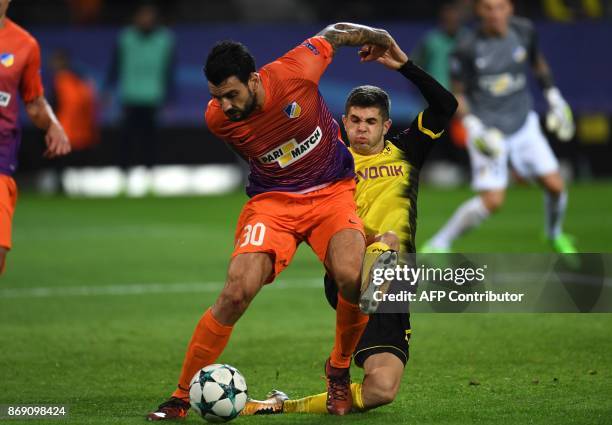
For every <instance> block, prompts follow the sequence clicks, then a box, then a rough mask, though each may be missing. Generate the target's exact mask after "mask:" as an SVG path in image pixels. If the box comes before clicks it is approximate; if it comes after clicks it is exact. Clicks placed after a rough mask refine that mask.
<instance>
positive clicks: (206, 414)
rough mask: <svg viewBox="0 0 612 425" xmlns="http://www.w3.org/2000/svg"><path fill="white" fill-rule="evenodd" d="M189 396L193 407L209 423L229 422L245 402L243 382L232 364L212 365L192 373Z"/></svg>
mask: <svg viewBox="0 0 612 425" xmlns="http://www.w3.org/2000/svg"><path fill="white" fill-rule="evenodd" d="M189 398H190V402H191V407H193V410H195V411H196V412H198V414H199V415H200V416H202V417H203V418H204V419H205V420H207V421H208V422H227V421H231V420H232V419H234V418H235V417H236V416H238V414H239V413H240V411H241V410H242V409H243V408H244V405H245V404H246V401H247V385H246V381H245V380H244V377H243V376H242V374H241V373H240V372H238V369H236V368H235V367H232V366H230V365H226V364H212V365H209V366H206V367H205V368H203V369H201V370H199V371H198V372H197V373H196V374H195V375H194V376H193V378H192V379H191V383H190V384H189Z"/></svg>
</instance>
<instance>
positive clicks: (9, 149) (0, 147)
mask: <svg viewBox="0 0 612 425" xmlns="http://www.w3.org/2000/svg"><path fill="white" fill-rule="evenodd" d="M18 95H20V96H21V98H22V99H23V101H24V102H26V103H27V102H30V101H32V100H34V99H36V98H37V97H39V96H42V95H43V86H42V82H41V78H40V47H39V46H38V43H37V42H36V39H35V38H34V37H32V36H31V35H30V34H29V33H28V32H27V31H26V30H24V29H23V28H21V27H20V26H19V25H17V24H15V23H14V22H13V21H11V20H10V19H8V18H5V19H4V27H3V28H0V174H9V175H10V174H12V173H13V172H14V171H15V169H16V168H17V151H18V149H19V142H20V131H19V126H18V118H19V104H18V101H17V97H18Z"/></svg>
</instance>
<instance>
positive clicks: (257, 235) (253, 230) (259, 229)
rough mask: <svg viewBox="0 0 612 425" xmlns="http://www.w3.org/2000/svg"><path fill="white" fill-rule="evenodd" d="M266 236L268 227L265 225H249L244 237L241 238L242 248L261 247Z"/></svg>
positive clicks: (245, 228)
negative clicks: (249, 246)
mask: <svg viewBox="0 0 612 425" xmlns="http://www.w3.org/2000/svg"><path fill="white" fill-rule="evenodd" d="M265 235H266V226H265V225H264V224H263V223H255V224H253V225H251V224H247V225H246V226H244V229H243V233H242V237H241V238H240V240H239V242H240V248H242V247H243V246H247V245H249V244H251V245H253V246H261V245H263V242H264V237H265Z"/></svg>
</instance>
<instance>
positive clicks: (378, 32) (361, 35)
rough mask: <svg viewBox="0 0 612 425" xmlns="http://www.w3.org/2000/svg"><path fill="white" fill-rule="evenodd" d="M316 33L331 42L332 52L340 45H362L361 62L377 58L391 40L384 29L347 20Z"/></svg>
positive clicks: (389, 44)
mask: <svg viewBox="0 0 612 425" xmlns="http://www.w3.org/2000/svg"><path fill="white" fill-rule="evenodd" d="M317 35H320V36H322V37H325V39H326V40H327V41H329V42H330V43H331V45H332V47H333V48H334V52H335V51H336V50H337V49H338V47H342V46H363V48H362V50H361V51H360V56H361V61H362V62H369V61H373V60H376V59H378V58H379V57H380V56H381V55H382V54H383V53H384V52H385V51H386V50H387V49H388V48H389V46H391V44H392V42H393V39H392V38H391V36H390V35H389V33H388V32H387V31H386V30H384V29H378V28H372V27H368V26H366V25H360V24H352V23H349V22H339V23H336V24H333V25H329V26H328V27H326V28H324V29H323V30H322V31H321V32H319V33H318V34H317Z"/></svg>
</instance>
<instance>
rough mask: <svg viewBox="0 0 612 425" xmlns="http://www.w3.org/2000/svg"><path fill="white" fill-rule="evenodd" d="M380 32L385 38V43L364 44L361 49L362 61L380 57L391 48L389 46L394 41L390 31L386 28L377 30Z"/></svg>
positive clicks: (360, 56) (360, 58)
mask: <svg viewBox="0 0 612 425" xmlns="http://www.w3.org/2000/svg"><path fill="white" fill-rule="evenodd" d="M376 32H378V33H379V34H381V35H382V36H383V37H384V38H385V39H386V42H385V45H382V44H380V45H379V44H364V45H363V46H361V48H360V49H359V52H358V54H359V60H360V61H361V62H372V61H375V60H377V59H378V58H380V57H381V56H382V55H384V54H385V52H386V51H387V50H388V49H389V46H390V45H391V43H392V42H393V38H392V37H391V36H390V35H389V33H388V32H387V31H385V30H376Z"/></svg>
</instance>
